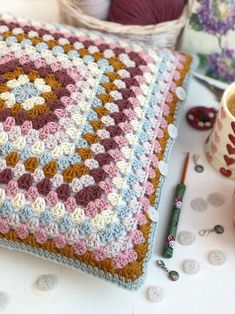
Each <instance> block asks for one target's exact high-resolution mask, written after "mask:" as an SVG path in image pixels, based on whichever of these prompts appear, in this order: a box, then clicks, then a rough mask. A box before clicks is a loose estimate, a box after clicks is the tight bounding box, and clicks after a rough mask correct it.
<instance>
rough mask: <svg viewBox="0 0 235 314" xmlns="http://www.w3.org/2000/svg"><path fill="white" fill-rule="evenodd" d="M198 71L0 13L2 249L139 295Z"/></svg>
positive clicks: (175, 59) (166, 55)
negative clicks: (192, 75)
mask: <svg viewBox="0 0 235 314" xmlns="http://www.w3.org/2000/svg"><path fill="white" fill-rule="evenodd" d="M190 63H191V58H190V57H188V56H185V55H182V54H179V53H172V52H170V51H167V50H158V51H157V52H154V51H151V50H143V49H142V48H141V47H139V46H138V45H133V44H128V43H126V42H124V41H121V40H120V41H118V40H117V39H116V38H111V37H106V36H103V35H101V34H98V33H93V32H88V31H84V30H76V29H73V28H70V27H68V28H65V27H63V26H59V25H49V24H40V23H36V22H27V21H26V20H23V19H15V18H12V17H6V16H0V205H1V207H0V245H1V246H4V247H9V248H15V249H18V250H22V251H25V252H28V253H31V254H34V255H37V256H40V257H43V258H46V259H48V260H53V261H55V262H59V263H62V264H66V265H68V266H71V267H74V268H78V269H81V270H84V271H87V272H90V273H92V274H94V275H96V276H99V277H102V278H105V279H107V280H110V281H112V282H115V283H118V284H119V285H121V286H123V287H126V288H128V289H136V288H137V287H139V286H140V284H141V283H142V281H143V277H144V274H145V272H146V264H147V261H148V259H149V257H150V255H151V254H150V253H151V244H152V240H153V233H154V229H155V224H156V223H155V222H154V221H151V219H150V216H151V215H149V209H150V210H151V209H152V208H153V207H155V208H157V207H158V204H159V200H160V192H161V188H162V184H163V182H164V176H163V175H161V173H160V170H161V172H162V174H164V175H165V174H166V162H167V156H168V152H169V150H170V146H171V145H170V144H171V143H172V141H173V140H172V138H174V137H175V132H172V129H173V131H174V126H173V125H172V124H176V122H177V118H178V112H179V108H180V105H181V103H182V101H181V100H180V99H178V97H177V95H178V96H179V97H180V98H181V99H182V98H184V97H182V96H184V93H182V88H181V87H180V90H179V91H180V92H181V93H177V88H179V86H183V85H184V82H185V78H186V75H187V72H188V71H189V66H190ZM169 124H171V126H170V127H169ZM170 130H171V131H170ZM168 131H169V133H170V135H171V136H172V138H170V136H169V133H168ZM163 160H164V162H165V163H164V162H163ZM160 164H161V167H159V165H160ZM159 168H160V170H159ZM154 220H155V219H154Z"/></svg>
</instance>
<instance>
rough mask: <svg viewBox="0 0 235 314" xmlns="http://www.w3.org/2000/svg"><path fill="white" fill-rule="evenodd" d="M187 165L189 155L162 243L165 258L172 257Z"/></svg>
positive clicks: (184, 188)
mask: <svg viewBox="0 0 235 314" xmlns="http://www.w3.org/2000/svg"><path fill="white" fill-rule="evenodd" d="M188 163H189V153H187V156H186V158H185V162H184V168H183V172H182V177H181V180H180V183H179V184H177V186H176V192H175V197H174V201H173V208H172V212H171V217H170V222H169V227H168V232H167V237H166V241H165V243H164V248H163V256H164V257H165V258H171V257H172V256H173V250H174V244H175V239H176V233H177V228H178V223H179V218H180V212H181V208H182V202H183V197H184V193H185V190H186V185H185V184H184V182H185V177H186V173H187V169H188Z"/></svg>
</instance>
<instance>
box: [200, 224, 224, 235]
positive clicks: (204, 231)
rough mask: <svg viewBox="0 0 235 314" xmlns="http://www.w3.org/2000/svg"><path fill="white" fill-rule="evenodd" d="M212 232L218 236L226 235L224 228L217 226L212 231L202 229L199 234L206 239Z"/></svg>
mask: <svg viewBox="0 0 235 314" xmlns="http://www.w3.org/2000/svg"><path fill="white" fill-rule="evenodd" d="M212 232H215V233H217V234H222V233H224V227H223V226H221V225H216V226H214V228H212V229H202V230H200V231H199V232H198V233H199V235H200V236H201V237H206V236H208V235H209V234H210V233H212Z"/></svg>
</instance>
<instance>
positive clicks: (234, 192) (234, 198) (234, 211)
mask: <svg viewBox="0 0 235 314" xmlns="http://www.w3.org/2000/svg"><path fill="white" fill-rule="evenodd" d="M232 210H233V213H234V217H233V224H234V227H235V190H234V191H233V200H232Z"/></svg>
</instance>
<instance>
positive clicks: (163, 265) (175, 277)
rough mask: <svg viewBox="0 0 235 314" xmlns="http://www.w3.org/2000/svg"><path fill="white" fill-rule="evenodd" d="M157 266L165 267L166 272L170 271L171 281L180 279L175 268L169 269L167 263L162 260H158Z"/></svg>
mask: <svg viewBox="0 0 235 314" xmlns="http://www.w3.org/2000/svg"><path fill="white" fill-rule="evenodd" d="M157 266H158V267H159V268H161V269H163V270H164V271H165V272H166V273H168V278H169V279H170V280H171V281H177V280H178V279H179V276H180V275H179V273H178V272H177V271H175V270H168V268H167V267H166V265H165V263H164V262H163V261H162V260H157Z"/></svg>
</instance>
